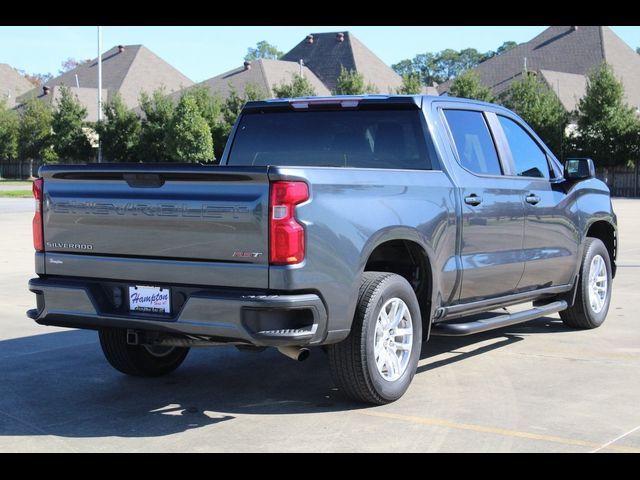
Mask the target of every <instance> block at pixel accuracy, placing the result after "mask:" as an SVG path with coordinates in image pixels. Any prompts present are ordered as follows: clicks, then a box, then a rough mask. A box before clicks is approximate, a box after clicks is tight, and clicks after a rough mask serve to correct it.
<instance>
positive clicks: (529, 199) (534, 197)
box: [524, 193, 540, 205]
mask: <svg viewBox="0 0 640 480" xmlns="http://www.w3.org/2000/svg"><path fill="white" fill-rule="evenodd" d="M524 199H525V201H526V202H527V203H530V204H531V205H535V204H537V203H539V202H540V197H539V196H537V195H534V194H533V193H530V194H529V195H527V196H526V197H525V198H524Z"/></svg>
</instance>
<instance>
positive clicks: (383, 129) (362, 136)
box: [227, 110, 432, 170]
mask: <svg viewBox="0 0 640 480" xmlns="http://www.w3.org/2000/svg"><path fill="white" fill-rule="evenodd" d="M420 115H421V112H420V111H419V110H324V111H303V112H297V111H268V110H266V111H262V112H247V113H245V114H243V116H242V118H241V119H240V123H239V125H238V129H237V130H236V134H235V137H234V140H233V144H232V146H231V151H230V153H229V160H228V162H227V164H228V165H259V166H265V165H279V166H326V167H360V168H392V169H420V170H431V169H432V162H431V159H432V155H430V154H429V152H430V151H432V149H428V147H427V139H426V138H425V134H426V132H425V131H424V130H423V128H422V124H421V122H420Z"/></svg>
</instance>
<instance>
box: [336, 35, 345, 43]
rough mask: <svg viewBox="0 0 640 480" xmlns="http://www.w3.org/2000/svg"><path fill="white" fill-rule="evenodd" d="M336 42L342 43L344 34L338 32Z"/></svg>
mask: <svg viewBox="0 0 640 480" xmlns="http://www.w3.org/2000/svg"><path fill="white" fill-rule="evenodd" d="M336 40H337V41H338V42H340V43H342V42H344V33H342V32H340V33H338V34H337V35H336Z"/></svg>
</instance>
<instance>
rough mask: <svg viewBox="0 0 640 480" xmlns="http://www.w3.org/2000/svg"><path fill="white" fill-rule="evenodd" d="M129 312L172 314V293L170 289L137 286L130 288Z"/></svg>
mask: <svg viewBox="0 0 640 480" xmlns="http://www.w3.org/2000/svg"><path fill="white" fill-rule="evenodd" d="M129 310H131V311H132V312H145V313H162V314H170V313H171V292H170V291H169V289H168V288H161V287H148V286H145V285H136V286H134V287H129Z"/></svg>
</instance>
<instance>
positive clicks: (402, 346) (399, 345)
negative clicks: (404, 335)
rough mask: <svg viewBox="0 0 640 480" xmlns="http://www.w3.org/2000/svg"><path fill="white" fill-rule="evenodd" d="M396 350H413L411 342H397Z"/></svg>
mask: <svg viewBox="0 0 640 480" xmlns="http://www.w3.org/2000/svg"><path fill="white" fill-rule="evenodd" d="M396 349H397V350H405V351H406V350H411V342H410V341H409V342H407V343H398V342H396Z"/></svg>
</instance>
